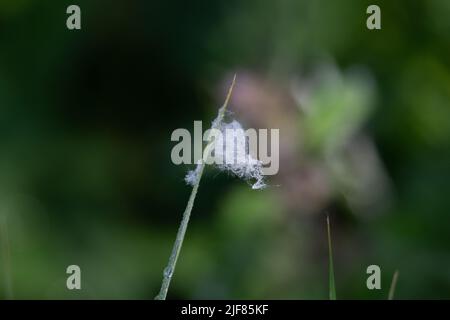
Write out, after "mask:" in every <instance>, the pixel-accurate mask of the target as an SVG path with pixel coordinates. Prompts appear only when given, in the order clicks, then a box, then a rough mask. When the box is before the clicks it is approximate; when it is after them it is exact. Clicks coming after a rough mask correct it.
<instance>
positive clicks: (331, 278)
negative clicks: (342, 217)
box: [327, 216, 336, 300]
mask: <svg viewBox="0 0 450 320" xmlns="http://www.w3.org/2000/svg"><path fill="white" fill-rule="evenodd" d="M327 231H328V259H329V281H330V283H329V294H330V300H336V285H335V283H334V267H333V249H332V247H331V232H330V218H329V217H328V216H327Z"/></svg>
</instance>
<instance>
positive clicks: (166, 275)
mask: <svg viewBox="0 0 450 320" xmlns="http://www.w3.org/2000/svg"><path fill="white" fill-rule="evenodd" d="M235 81H236V75H234V78H233V81H232V83H231V85H230V88H229V89H228V94H227V97H226V99H225V102H224V104H223V106H222V107H221V108H220V109H219V112H218V115H217V118H216V119H215V123H216V125H217V126H218V125H220V123H221V122H222V120H223V118H224V116H225V111H226V109H227V106H228V101H229V100H230V97H231V93H232V92H233V87H234V83H235ZM204 169H205V161H202V162H201V163H200V167H199V171H198V176H197V179H196V182H195V184H194V186H193V187H192V191H191V195H190V196H189V200H188V203H187V205H186V209H185V210H184V213H183V218H182V220H181V223H180V227H179V228H178V232H177V237H176V239H175V243H174V244H173V248H172V253H171V254H170V257H169V262H168V264H167V267H166V268H165V269H164V272H163V280H162V284H161V290H160V291H159V294H158V295H157V296H156V297H155V300H166V297H167V291H168V290H169V286H170V281H171V280H172V276H173V273H174V271H175V266H176V264H177V260H178V256H179V255H180V251H181V247H182V245H183V241H184V235H185V234H186V229H187V226H188V224H189V219H190V217H191V211H192V208H193V207H194V201H195V197H196V196H197V191H198V187H199V186H200V180H201V178H202V175H203V170H204Z"/></svg>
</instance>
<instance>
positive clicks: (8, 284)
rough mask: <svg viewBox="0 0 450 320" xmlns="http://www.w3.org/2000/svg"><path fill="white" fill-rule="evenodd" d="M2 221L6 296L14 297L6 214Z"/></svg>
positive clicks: (0, 241) (0, 231)
mask: <svg viewBox="0 0 450 320" xmlns="http://www.w3.org/2000/svg"><path fill="white" fill-rule="evenodd" d="M1 218H2V219H1V221H0V244H1V249H2V260H3V277H4V281H5V298H6V299H12V298H13V289H12V280H11V253H10V245H9V235H8V221H7V219H6V215H5V216H3V217H1Z"/></svg>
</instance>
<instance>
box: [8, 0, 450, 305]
mask: <svg viewBox="0 0 450 320" xmlns="http://www.w3.org/2000/svg"><path fill="white" fill-rule="evenodd" d="M70 4H78V5H79V6H80V7H81V11H82V30H80V31H69V30H67V28H66V19H67V17H68V15H67V14H66V8H67V7H68V6H69V5H70ZM369 4H377V5H379V6H380V7H381V19H382V29H381V30H374V31H370V30H368V29H367V28H366V19H367V17H368V15H367V14H366V8H367V6H368V5H369ZM449 16H450V1H447V0H422V1H418V0H411V1H407V0H396V1H360V0H352V1H351V0H345V1H333V0H309V1H302V0H279V1H271V0H259V1H256V0H249V1H237V0H227V1H207V0H194V1H156V0H153V1H145V0H130V1H100V0H96V1H84V0H79V1H75V2H68V1H41V0H40V1H38V0H20V1H19V0H0V218H1V219H0V223H1V225H0V227H1V228H0V242H1V246H0V250H1V254H0V259H1V260H0V271H1V274H0V298H2V299H3V298H15V299H23V298H30V299H37V298H39V299H50V298H57V299H79V298H87V299H97V298H105V299H151V298H153V297H154V296H155V295H156V294H157V293H158V291H159V287H160V284H161V279H162V272H163V269H164V267H165V265H166V263H167V259H168V257H169V254H170V250H171V247H172V244H173V241H174V239H175V234H176V231H177V228H178V224H179V221H180V219H181V215H182V212H183V210H184V207H185V205H186V202H187V199H188V196H189V193H190V187H188V186H187V185H185V183H184V181H183V178H184V175H185V173H186V171H187V170H189V169H191V166H184V165H181V166H176V165H174V164H172V162H171V159H170V151H171V148H172V147H173V146H174V144H175V143H173V142H171V141H170V136H171V133H172V131H173V130H175V129H176V128H187V129H189V130H193V121H194V120H203V121H205V123H209V122H210V121H211V120H212V119H213V118H214V117H215V114H216V112H217V108H218V107H219V106H220V104H221V103H222V101H223V99H224V95H225V91H226V88H227V86H228V84H229V82H230V79H231V76H232V74H234V73H237V74H238V79H237V84H236V90H235V92H234V95H233V98H232V101H231V106H230V109H231V111H232V112H233V113H234V116H235V117H236V118H237V119H239V120H240V121H241V122H242V123H243V124H244V126H245V127H253V128H279V129H280V172H279V173H278V174H277V175H276V176H273V177H270V178H269V179H268V183H269V184H270V187H268V188H267V189H265V190H262V191H254V190H251V188H250V187H249V186H248V185H247V184H246V183H245V182H243V181H239V180H237V179H235V178H233V177H230V176H228V175H227V174H223V173H221V174H219V173H218V171H217V170H215V169H208V170H207V173H206V175H205V176H204V178H203V180H202V184H201V186H200V190H199V194H198V196H197V200H196V204H195V206H194V210H193V212H192V218H191V221H190V225H189V228H188V231H187V236H186V239H185V243H184V246H183V250H182V252H181V256H180V259H179V263H178V265H177V269H176V272H175V275H174V278H173V281H172V285H171V288H170V290H169V296H168V298H171V299H175V298H188V299H195V298H203V299H222V298H234V299H250V298H254V299H268V298H274V299H283V298H284V299H326V298H327V297H328V267H327V265H328V260H327V238H326V222H325V221H326V215H327V214H328V215H329V216H330V219H331V224H332V237H333V245H334V248H333V249H334V255H335V261H334V263H335V277H336V287H337V297H338V299H386V298H387V294H388V290H389V285H390V281H391V278H392V275H393V273H394V271H395V270H397V269H398V270H399V272H400V276H399V280H398V285H397V291H396V298H400V299H411V298H450V215H449V213H450V212H449V210H450V194H449V190H450V186H449V183H448V181H449V179H450V170H449V169H450V166H449V164H450V148H449V146H450V105H449V104H450V20H449V18H448V17H449ZM71 264H77V265H79V266H80V267H81V270H82V290H80V291H69V290H67V289H66V278H67V274H66V268H67V266H68V265H71ZM371 264H376V265H379V266H380V267H381V271H382V289H381V290H372V291H370V290H368V289H367V288H366V279H367V277H368V275H367V274H366V268H367V266H369V265H371Z"/></svg>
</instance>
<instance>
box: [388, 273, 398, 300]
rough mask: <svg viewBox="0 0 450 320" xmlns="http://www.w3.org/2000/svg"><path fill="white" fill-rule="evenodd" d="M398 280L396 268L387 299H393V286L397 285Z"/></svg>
mask: <svg viewBox="0 0 450 320" xmlns="http://www.w3.org/2000/svg"><path fill="white" fill-rule="evenodd" d="M397 280H398V270H395V273H394V276H393V277H392V282H391V287H390V289H389V296H388V299H389V300H394V294H395V288H396V287H397Z"/></svg>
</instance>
